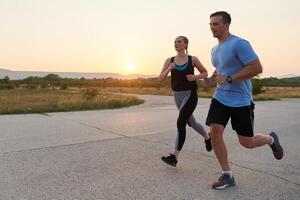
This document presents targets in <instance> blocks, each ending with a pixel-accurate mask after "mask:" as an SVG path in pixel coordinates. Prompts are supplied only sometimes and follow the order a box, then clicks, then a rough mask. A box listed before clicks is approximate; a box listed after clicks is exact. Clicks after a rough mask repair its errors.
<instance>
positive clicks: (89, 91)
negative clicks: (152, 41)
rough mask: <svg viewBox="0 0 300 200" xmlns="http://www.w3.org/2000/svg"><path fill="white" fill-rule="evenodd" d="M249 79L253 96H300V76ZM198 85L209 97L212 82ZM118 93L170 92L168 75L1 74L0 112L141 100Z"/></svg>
mask: <svg viewBox="0 0 300 200" xmlns="http://www.w3.org/2000/svg"><path fill="white" fill-rule="evenodd" d="M252 83H253V95H254V99H255V100H275V99H281V98H300V77H294V78H284V79H277V78H264V79H259V78H255V79H253V80H252ZM198 85H199V90H198V94H199V97H206V98H211V97H212V95H213V92H214V89H215V86H212V87H210V88H207V89H203V88H201V84H200V83H198ZM120 93H126V94H128V93H129V94H152V95H172V94H171V89H170V77H168V78H167V79H166V80H165V81H163V82H159V81H158V79H157V78H149V79H142V78H139V79H131V80H122V79H113V78H103V79H85V78H80V79H70V78H61V77H59V76H58V75H56V74H48V75H47V76H45V77H28V78H26V79H23V80H10V79H9V77H4V78H3V79H0V114H12V113H46V112H58V111H78V110H96V109H112V108H120V107H126V106H132V105H138V104H141V103H143V102H144V101H143V100H141V99H138V98H136V97H134V96H131V95H121V94H120Z"/></svg>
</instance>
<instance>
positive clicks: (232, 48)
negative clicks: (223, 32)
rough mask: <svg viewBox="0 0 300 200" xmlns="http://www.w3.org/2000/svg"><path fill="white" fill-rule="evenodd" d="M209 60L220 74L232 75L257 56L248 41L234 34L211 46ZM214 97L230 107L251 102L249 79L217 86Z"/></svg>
mask: <svg viewBox="0 0 300 200" xmlns="http://www.w3.org/2000/svg"><path fill="white" fill-rule="evenodd" d="M211 56H212V57H211V61H212V64H213V66H214V67H215V68H216V71H217V73H218V74H220V75H225V76H232V75H234V74H236V73H238V72H239V71H241V70H242V69H243V68H244V67H245V66H246V65H247V64H248V63H249V62H251V61H254V60H257V59H258V57H257V55H256V54H255V52H254V50H253V49H252V47H251V45H250V43H249V42H248V41H246V40H244V39H242V38H239V37H237V36H235V35H230V36H229V38H228V39H227V40H226V41H224V42H223V43H221V44H218V45H216V46H215V47H213V49H212V52H211ZM214 98H215V99H217V100H218V101H220V102H221V103H222V104H224V105H226V106H230V107H241V106H247V105H250V104H251V101H252V100H253V99H252V84H251V80H243V81H235V82H232V83H225V84H222V85H219V84H218V86H217V88H216V91H215V93H214Z"/></svg>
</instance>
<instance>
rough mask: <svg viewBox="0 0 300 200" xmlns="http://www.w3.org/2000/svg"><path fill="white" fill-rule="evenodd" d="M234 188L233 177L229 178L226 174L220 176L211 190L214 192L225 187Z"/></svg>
mask: <svg viewBox="0 0 300 200" xmlns="http://www.w3.org/2000/svg"><path fill="white" fill-rule="evenodd" d="M231 186H235V181H234V177H233V176H232V177H230V176H229V175H228V174H222V176H220V177H219V178H218V179H217V180H215V182H214V183H213V184H212V188H213V189H216V190H223V189H225V188H227V187H231Z"/></svg>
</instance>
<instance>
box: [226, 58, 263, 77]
mask: <svg viewBox="0 0 300 200" xmlns="http://www.w3.org/2000/svg"><path fill="white" fill-rule="evenodd" d="M262 71H263V69H262V66H261V63H260V61H259V59H257V60H254V61H251V62H250V63H248V64H247V65H246V66H245V67H244V68H243V69H242V70H241V71H240V72H239V73H237V74H233V75H232V76H231V78H232V81H233V82H235V81H243V80H248V79H251V78H253V77H254V76H256V75H258V74H260V73H262Z"/></svg>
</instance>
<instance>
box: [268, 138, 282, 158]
mask: <svg viewBox="0 0 300 200" xmlns="http://www.w3.org/2000/svg"><path fill="white" fill-rule="evenodd" d="M269 135H270V136H271V137H273V138H274V142H273V144H271V145H270V147H271V149H272V151H273V154H274V157H275V158H276V159H277V160H281V159H282V158H283V149H282V147H281V145H280V143H279V139H278V136H277V134H276V133H274V132H271V133H270V134H269Z"/></svg>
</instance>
